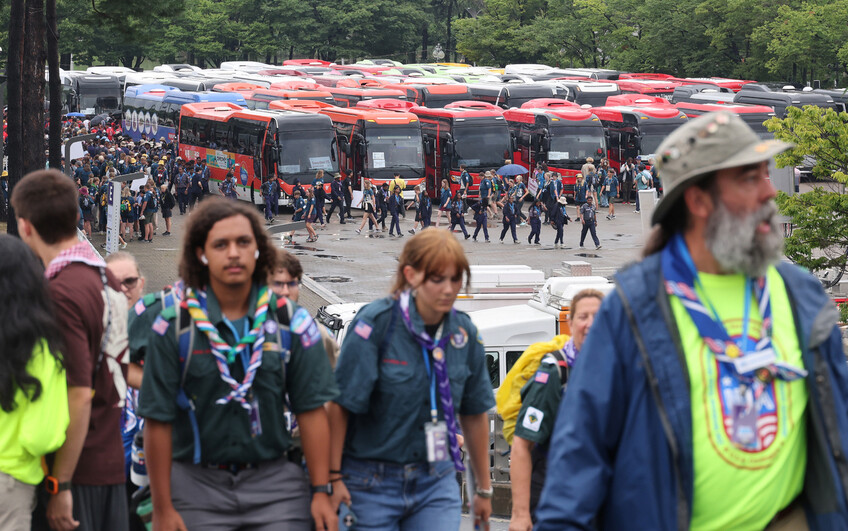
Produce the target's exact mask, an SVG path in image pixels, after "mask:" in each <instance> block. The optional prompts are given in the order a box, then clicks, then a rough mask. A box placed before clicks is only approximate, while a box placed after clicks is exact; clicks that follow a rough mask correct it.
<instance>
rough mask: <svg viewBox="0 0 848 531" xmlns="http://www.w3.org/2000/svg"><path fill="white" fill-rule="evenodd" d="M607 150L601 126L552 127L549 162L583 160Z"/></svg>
mask: <svg viewBox="0 0 848 531" xmlns="http://www.w3.org/2000/svg"><path fill="white" fill-rule="evenodd" d="M598 150H601V153H603V152H604V151H605V146H604V131H603V129H601V128H600V127H555V128H552V129H551V149H550V150H549V151H548V162H555V161H556V162H578V161H579V162H583V161H585V160H586V157H597V156H598Z"/></svg>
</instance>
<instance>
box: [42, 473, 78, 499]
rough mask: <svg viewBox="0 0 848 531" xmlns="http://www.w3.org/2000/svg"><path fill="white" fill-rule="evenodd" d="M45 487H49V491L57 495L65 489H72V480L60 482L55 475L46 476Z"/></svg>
mask: <svg viewBox="0 0 848 531" xmlns="http://www.w3.org/2000/svg"><path fill="white" fill-rule="evenodd" d="M44 488H45V489H47V492H49V493H50V494H53V495H54V496H55V495H56V494H59V493H60V492H62V491H63V490H71V482H70V481H64V482H62V483H60V482H59V480H58V479H56V478H54V477H53V476H47V477H46V478H45V482H44Z"/></svg>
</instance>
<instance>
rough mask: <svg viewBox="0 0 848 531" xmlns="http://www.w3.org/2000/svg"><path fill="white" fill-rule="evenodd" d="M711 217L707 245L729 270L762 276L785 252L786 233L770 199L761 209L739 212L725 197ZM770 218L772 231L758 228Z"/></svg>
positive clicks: (775, 206) (724, 267) (706, 232)
mask: <svg viewBox="0 0 848 531" xmlns="http://www.w3.org/2000/svg"><path fill="white" fill-rule="evenodd" d="M717 203H718V207H717V208H716V209H715V211H713V213H712V214H711V215H710V217H709V219H708V220H707V228H706V231H705V239H706V244H707V249H709V250H710V252H711V253H712V255H713V257H714V258H715V259H716V261H717V262H718V263H719V266H721V268H722V270H724V271H726V272H728V273H741V274H743V275H745V276H748V277H753V278H757V277H761V276H763V275H764V274H765V273H766V270H767V269H768V267H769V266H770V265H773V264H776V263H777V262H778V261H779V260H780V257H781V256H782V255H783V235H782V234H781V231H780V224H779V223H778V220H777V205H776V204H775V203H774V201H769V202H768V203H766V204H764V205H763V206H762V207H760V209H759V210H757V211H756V212H753V213H751V214H748V215H743V216H737V215H736V214H733V213H732V212H730V210H728V209H727V207H726V206H725V205H724V203H723V202H722V201H721V200H718V201H717ZM763 221H767V222H768V223H769V225H770V226H771V231H770V232H769V233H768V234H760V233H758V232H757V226H759V224H760V223H762V222H763Z"/></svg>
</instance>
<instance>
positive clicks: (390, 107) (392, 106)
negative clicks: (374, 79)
mask: <svg viewBox="0 0 848 531" xmlns="http://www.w3.org/2000/svg"><path fill="white" fill-rule="evenodd" d="M413 107H418V105H416V104H415V103H414V102H411V101H404V100H391V99H384V98H377V99H376V100H365V101H360V102H359V103H357V104H356V108H357V109H383V110H385V111H404V112H408V111H410V110H411V109H412V108H413Z"/></svg>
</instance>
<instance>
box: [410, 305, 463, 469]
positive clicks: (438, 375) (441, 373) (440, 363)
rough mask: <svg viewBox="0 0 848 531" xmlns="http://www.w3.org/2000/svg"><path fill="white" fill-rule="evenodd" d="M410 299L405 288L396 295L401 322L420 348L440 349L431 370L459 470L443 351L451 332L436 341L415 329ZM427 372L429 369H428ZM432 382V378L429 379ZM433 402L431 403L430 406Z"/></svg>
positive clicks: (448, 381)
mask: <svg viewBox="0 0 848 531" xmlns="http://www.w3.org/2000/svg"><path fill="white" fill-rule="evenodd" d="M410 299H411V292H410V291H409V290H406V291H404V292H401V294H400V296H399V297H398V304H399V306H400V315H401V318H402V320H403V324H404V325H405V326H406V329H407V330H408V331H409V334H410V335H411V336H412V337H413V339H415V341H416V342H417V343H418V344H419V345H421V348H422V349H424V350H426V351H427V352H430V353H435V352H437V351H441V353H442V355H439V356H437V355H435V354H434V355H433V356H432V358H433V372H434V373H435V383H436V385H435V387H437V388H438V390H439V401H440V402H441V404H442V412H443V413H444V415H445V424H447V428H448V442H449V443H450V451H451V457H452V458H453V464H454V466H455V467H456V469H457V470H459V471H460V472H461V471H463V470H465V466H464V465H463V464H462V453H461V452H460V450H459V441H458V440H457V438H456V434H457V431H458V429H457V423H456V412H455V411H454V408H453V396H452V395H451V387H450V378H449V377H448V366H447V359H446V358H447V356H446V352H445V347H447V344H448V342H449V341H450V340H451V337H452V336H451V334H444V335H443V336H442V337H441V338H440V339H439V340H438V341H436V340H434V339H433V338H431V337H430V334H428V333H427V332H426V331H424V330H416V329H415V325H414V324H413V323H412V317H411V315H410V312H409V301H410ZM450 313H451V315H453V314H454V310H453V309H451V312H450ZM425 363H427V364H429V361H428V360H427V359H425ZM428 372H429V371H428ZM431 382H432V379H431ZM430 389H431V402H434V401H435V399H434V398H433V396H432V395H433V391H432V389H433V386H432V383H431V387H430ZM434 405H435V404H431V409H432V406H434Z"/></svg>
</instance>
